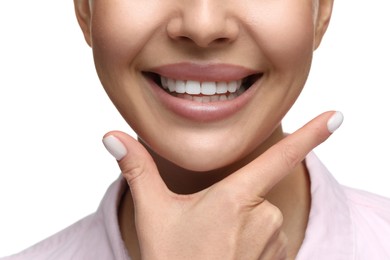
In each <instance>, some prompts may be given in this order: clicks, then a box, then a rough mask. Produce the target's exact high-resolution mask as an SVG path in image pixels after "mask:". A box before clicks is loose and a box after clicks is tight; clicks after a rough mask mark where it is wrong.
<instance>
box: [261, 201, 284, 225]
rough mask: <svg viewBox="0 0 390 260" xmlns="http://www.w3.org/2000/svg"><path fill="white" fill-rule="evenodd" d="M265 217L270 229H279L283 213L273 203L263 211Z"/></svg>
mask: <svg viewBox="0 0 390 260" xmlns="http://www.w3.org/2000/svg"><path fill="white" fill-rule="evenodd" d="M265 218H266V220H267V223H268V225H269V227H270V228H271V229H274V230H280V229H281V227H282V225H283V214H282V212H281V211H280V209H278V208H277V207H276V206H274V205H271V204H270V205H269V207H268V209H267V211H266V212H265Z"/></svg>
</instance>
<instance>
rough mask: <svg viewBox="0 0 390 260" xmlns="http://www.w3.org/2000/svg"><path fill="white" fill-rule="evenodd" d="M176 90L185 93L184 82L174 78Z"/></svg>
mask: <svg viewBox="0 0 390 260" xmlns="http://www.w3.org/2000/svg"><path fill="white" fill-rule="evenodd" d="M176 92H177V93H186V83H185V82H184V81H183V80H176Z"/></svg>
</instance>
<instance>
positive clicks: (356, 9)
mask: <svg viewBox="0 0 390 260" xmlns="http://www.w3.org/2000/svg"><path fill="white" fill-rule="evenodd" d="M389 10H390V2H389V1H388V0H370V1H366V0H338V1H337V0H336V3H335V9H334V15H333V20H332V22H331V25H330V28H329V31H328V34H327V35H326V37H325V39H324V41H323V44H322V46H321V47H320V49H319V50H318V51H317V52H316V54H315V59H314V63H313V68H312V72H311V76H310V78H309V80H308V83H307V87H306V89H305V90H304V92H303V94H302V96H301V97H300V98H299V100H298V102H297V104H296V105H295V107H294V108H293V109H292V111H291V112H290V113H289V114H288V116H287V118H286V120H285V124H286V125H285V129H286V130H287V131H290V132H291V131H293V130H295V129H296V128H298V127H299V126H301V125H302V124H304V123H305V122H307V121H308V120H309V119H311V118H312V117H314V116H316V115H317V114H319V113H320V112H323V111H325V110H329V109H337V110H341V111H342V112H343V113H344V115H345V122H344V124H343V126H342V127H341V128H340V129H339V130H338V131H337V132H336V133H335V134H334V135H333V136H332V137H331V138H330V139H329V140H328V141H327V142H326V143H324V144H322V145H321V146H320V147H318V148H317V149H316V151H317V154H318V155H319V156H320V158H321V159H322V160H323V161H324V163H325V164H326V165H327V166H328V168H329V169H330V170H331V171H332V172H333V173H334V175H335V176H336V178H337V179H338V180H339V181H340V182H341V183H343V184H347V185H348V186H353V187H356V188H360V189H365V190H369V191H372V192H375V193H378V194H381V195H384V196H387V197H390V188H389V186H390V185H389V184H390V177H389V176H390V163H389V162H390V155H389V147H390V137H389V135H388V133H389V132H390V125H389V123H388V122H389V116H388V113H389V112H390V102H389V94H388V93H389V92H388V91H389V89H390V76H389V75H390V73H389V71H390V38H389V33H390V29H389V28H390V15H389ZM113 129H120V130H123V131H127V132H130V131H131V130H130V129H129V127H128V126H127V125H126V124H125V123H124V121H123V119H122V118H121V117H120V116H119V114H118V113H117V112H116V110H115V108H114V106H113V105H112V104H111V102H110V101H109V99H108V98H107V97H106V95H105V93H104V91H103V89H102V87H101V86H100V83H99V81H98V79H97V76H96V74H95V70H94V66H93V62H92V55H91V51H90V49H89V48H88V47H87V45H86V44H85V43H84V39H83V37H82V34H81V31H80V30H79V28H78V25H77V23H76V19H75V17H74V14H73V1H69V0H68V1H52V0H35V1H29V0H18V1H1V2H0V137H1V139H0V256H2V255H7V254H10V253H14V252H17V251H19V250H22V249H23V248H26V247H28V246H30V245H31V244H33V243H35V242H38V241H39V240H41V239H43V238H45V237H47V236H49V235H51V234H53V233H55V232H57V231H59V230H61V229H62V228H64V227H66V226H68V225H70V224H71V223H73V222H75V221H76V220H78V219H80V218H82V217H84V216H85V215H87V214H89V213H91V212H93V211H94V210H95V209H96V208H97V206H98V204H99V202H100V199H101V198H102V196H103V195H104V193H105V190H106V188H107V187H108V185H109V184H110V183H111V182H112V181H113V180H114V179H116V178H117V176H118V175H119V169H118V167H117V164H116V162H115V160H114V159H113V158H112V157H110V156H109V154H108V153H107V152H106V150H105V149H104V147H103V145H102V144H101V137H102V136H103V134H104V133H106V132H107V131H109V130H113Z"/></svg>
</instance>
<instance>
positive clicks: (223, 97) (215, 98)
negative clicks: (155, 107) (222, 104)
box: [177, 93, 239, 103]
mask: <svg viewBox="0 0 390 260" xmlns="http://www.w3.org/2000/svg"><path fill="white" fill-rule="evenodd" d="M238 96H239V95H238V94H237V93H230V94H228V95H212V96H191V95H189V94H178V95H177V97H178V98H183V99H186V100H191V101H195V102H198V103H209V102H216V101H226V100H232V99H235V98H236V97H238Z"/></svg>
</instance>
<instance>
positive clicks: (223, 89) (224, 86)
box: [217, 82, 228, 94]
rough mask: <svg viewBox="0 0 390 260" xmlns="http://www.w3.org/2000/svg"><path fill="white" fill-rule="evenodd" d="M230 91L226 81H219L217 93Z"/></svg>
mask: <svg viewBox="0 0 390 260" xmlns="http://www.w3.org/2000/svg"><path fill="white" fill-rule="evenodd" d="M227 91H228V85H227V83H226V82H217V94H225V93H227Z"/></svg>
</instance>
